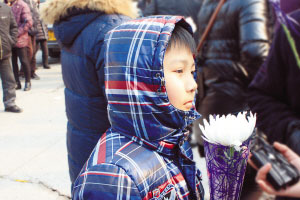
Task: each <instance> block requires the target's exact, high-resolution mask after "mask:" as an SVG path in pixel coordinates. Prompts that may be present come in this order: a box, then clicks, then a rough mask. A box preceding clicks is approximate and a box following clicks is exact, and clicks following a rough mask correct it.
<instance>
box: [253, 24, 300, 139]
mask: <svg viewBox="0 0 300 200" xmlns="http://www.w3.org/2000/svg"><path fill="white" fill-rule="evenodd" d="M287 55H290V56H292V55H293V53H292V51H291V48H290V46H289V43H288V41H287V38H286V35H285V34H284V32H283V29H279V31H278V33H277V34H276V36H275V39H274V41H273V44H272V48H271V50H270V53H269V56H268V58H267V60H266V62H265V63H264V64H263V66H262V67H261V68H260V69H259V71H258V73H257V74H256V76H255V78H254V80H253V81H252V83H251V84H250V86H249V92H248V101H249V106H250V108H251V110H252V112H254V113H257V127H258V128H259V129H261V130H262V131H264V132H265V133H266V134H267V136H268V139H269V141H270V142H274V141H279V142H283V143H286V142H287V139H288V138H289V137H290V133H289V132H288V131H287V128H288V126H289V123H291V122H294V121H299V120H300V119H299V115H298V116H297V114H296V113H295V111H293V109H292V108H291V107H290V106H289V104H288V99H287V94H286V87H287V86H286V82H287V75H286V74H287V71H288V67H291V66H289V61H288V57H289V56H287ZM293 67H294V66H293Z"/></svg>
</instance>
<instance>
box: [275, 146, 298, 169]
mask: <svg viewBox="0 0 300 200" xmlns="http://www.w3.org/2000/svg"><path fill="white" fill-rule="evenodd" d="M273 146H274V147H275V149H277V150H278V151H279V152H280V153H281V154H282V155H283V156H284V157H285V158H286V159H287V161H288V162H289V163H291V164H292V165H294V166H295V167H296V168H297V169H298V170H299V171H300V157H299V156H298V155H297V154H296V153H295V152H294V151H292V150H291V149H290V148H289V147H287V146H286V145H284V144H280V143H279V142H275V143H274V145H273Z"/></svg>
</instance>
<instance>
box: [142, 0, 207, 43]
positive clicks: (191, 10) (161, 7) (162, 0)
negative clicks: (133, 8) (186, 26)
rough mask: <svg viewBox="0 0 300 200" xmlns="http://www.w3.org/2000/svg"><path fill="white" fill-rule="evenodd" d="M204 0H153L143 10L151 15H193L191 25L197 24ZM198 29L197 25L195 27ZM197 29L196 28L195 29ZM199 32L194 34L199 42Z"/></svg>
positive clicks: (144, 14)
mask: <svg viewBox="0 0 300 200" xmlns="http://www.w3.org/2000/svg"><path fill="white" fill-rule="evenodd" d="M201 2H202V0H188V1H187V0H151V2H150V3H148V4H147V5H146V7H145V8H144V9H143V10H142V13H143V16H150V15H180V16H185V17H191V19H192V20H193V21H192V22H189V23H191V25H195V26H197V24H198V23H197V19H196V16H197V13H198V11H199V9H200V6H201ZM195 29H197V27H196V28H195ZM193 31H196V30H193ZM198 35H199V33H198V32H196V33H195V34H194V37H195V41H196V42H198Z"/></svg>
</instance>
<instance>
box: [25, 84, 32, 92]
mask: <svg viewBox="0 0 300 200" xmlns="http://www.w3.org/2000/svg"><path fill="white" fill-rule="evenodd" d="M30 89H31V83H30V82H26V83H25V86H24V91H29V90H30Z"/></svg>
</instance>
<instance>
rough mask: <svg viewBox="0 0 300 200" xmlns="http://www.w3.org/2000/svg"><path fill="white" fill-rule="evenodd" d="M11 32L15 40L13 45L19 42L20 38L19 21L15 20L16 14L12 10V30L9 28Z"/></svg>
mask: <svg viewBox="0 0 300 200" xmlns="http://www.w3.org/2000/svg"><path fill="white" fill-rule="evenodd" d="M9 34H10V37H11V39H12V41H13V45H14V44H15V43H16V42H17V40H18V25H17V22H16V20H15V16H14V14H13V13H12V11H10V30H9Z"/></svg>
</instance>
